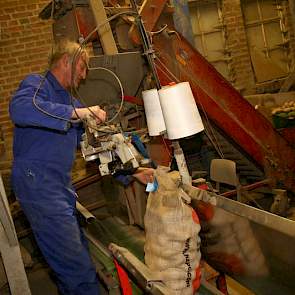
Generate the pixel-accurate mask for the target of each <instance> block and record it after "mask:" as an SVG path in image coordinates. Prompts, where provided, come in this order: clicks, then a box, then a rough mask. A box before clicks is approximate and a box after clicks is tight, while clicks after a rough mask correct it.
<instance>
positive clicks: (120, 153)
mask: <svg viewBox="0 0 295 295" xmlns="http://www.w3.org/2000/svg"><path fill="white" fill-rule="evenodd" d="M80 145H81V151H82V155H83V157H84V159H85V161H93V160H96V159H98V160H99V172H100V174H101V176H104V175H109V174H114V173H115V172H117V171H119V170H129V171H130V172H131V174H132V171H135V170H136V168H138V167H139V166H140V164H141V165H143V164H146V161H145V160H144V158H143V157H141V156H140V154H139V153H138V151H137V150H136V149H135V148H134V146H133V145H132V144H131V138H128V137H127V136H125V135H124V134H123V132H120V128H119V127H116V126H114V125H113V126H103V127H99V126H97V125H96V124H95V120H94V119H91V118H88V119H87V123H86V124H85V133H84V134H83V135H82V141H81V144H80ZM143 162H144V163H143Z"/></svg>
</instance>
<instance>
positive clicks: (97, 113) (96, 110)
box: [72, 106, 106, 124]
mask: <svg viewBox="0 0 295 295" xmlns="http://www.w3.org/2000/svg"><path fill="white" fill-rule="evenodd" d="M87 116H92V117H94V118H95V121H96V123H97V124H100V123H103V122H104V121H105V120H106V112H105V111H104V110H102V109H101V108H100V107H99V106H92V107H89V108H77V109H75V110H73V113H72V118H73V119H78V118H79V119H85V118H86V117H87Z"/></svg>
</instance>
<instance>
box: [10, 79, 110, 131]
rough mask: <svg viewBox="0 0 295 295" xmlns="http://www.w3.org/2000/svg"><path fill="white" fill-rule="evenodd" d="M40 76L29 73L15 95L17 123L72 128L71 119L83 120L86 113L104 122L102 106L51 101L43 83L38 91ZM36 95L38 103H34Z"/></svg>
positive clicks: (13, 105) (13, 106) (13, 116)
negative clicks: (84, 106) (76, 105)
mask: <svg viewBox="0 0 295 295" xmlns="http://www.w3.org/2000/svg"><path fill="white" fill-rule="evenodd" d="M41 79H42V77H41V76H39V75H34V76H33V75H31V76H28V77H27V78H26V79H25V80H24V81H23V82H22V83H21V85H20V87H19V89H18V90H17V92H16V93H15V95H14V97H13V98H12V100H11V102H10V105H9V112H10V117H11V119H12V121H13V122H14V123H15V124H17V125H20V126H36V127H44V128H49V129H55V130H59V131H67V130H68V128H69V127H70V124H69V120H70V119H78V118H79V119H84V118H85V117H86V116H88V115H93V114H94V116H95V117H96V121H97V123H101V122H104V121H105V118H106V113H105V112H104V111H103V110H102V109H100V108H99V106H93V107H90V110H89V109H88V108H83V107H82V108H81V107H80V108H76V109H75V110H74V108H73V106H72V105H66V104H60V103H54V102H51V101H49V100H48V93H47V90H46V88H45V87H44V83H43V85H41V87H40V89H39V90H38V91H37V89H38V87H39V85H40V83H41ZM44 82H45V81H44ZM42 86H43V87H42ZM36 92H37V94H36ZM34 96H35V103H36V105H37V106H36V105H34V102H33V97H34ZM46 113H47V114H46Z"/></svg>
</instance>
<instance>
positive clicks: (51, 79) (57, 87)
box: [46, 71, 67, 91]
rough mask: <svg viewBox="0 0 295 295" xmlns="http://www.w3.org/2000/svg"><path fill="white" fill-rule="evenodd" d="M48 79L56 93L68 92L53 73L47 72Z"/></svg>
mask: <svg viewBox="0 0 295 295" xmlns="http://www.w3.org/2000/svg"><path fill="white" fill-rule="evenodd" d="M46 76H47V79H48V81H49V82H50V84H51V85H52V87H53V88H54V90H56V91H67V89H65V88H64V87H63V86H61V84H60V83H59V82H58V80H57V79H56V78H55V76H54V75H53V74H52V73H51V71H48V72H47V75H46Z"/></svg>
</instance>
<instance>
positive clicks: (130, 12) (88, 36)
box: [71, 11, 138, 125]
mask: <svg viewBox="0 0 295 295" xmlns="http://www.w3.org/2000/svg"><path fill="white" fill-rule="evenodd" d="M124 14H136V15H138V13H137V12H134V11H122V12H119V13H117V14H115V15H113V16H111V17H109V18H107V19H106V20H105V21H104V22H102V23H100V24H98V25H97V26H96V28H95V29H94V30H93V31H91V32H90V33H89V34H88V35H87V36H86V37H85V39H84V41H83V42H82V43H81V44H80V46H79V48H78V49H77V50H76V52H75V53H74V56H73V60H72V77H71V104H72V106H73V108H74V111H75V113H76V116H77V118H79V119H81V118H80V117H79V116H78V114H77V111H76V107H75V106H74V104H73V89H75V93H76V94H77V95H78V96H79V100H81V102H83V100H82V99H81V97H80V95H79V93H78V91H77V89H76V87H75V85H74V83H73V82H74V81H73V78H74V72H75V66H74V65H75V63H76V60H77V59H78V56H79V51H81V50H82V48H83V47H85V44H86V43H87V42H88V40H89V39H90V37H91V36H92V35H93V34H94V33H95V32H96V31H97V30H98V29H99V28H100V27H101V26H104V25H105V24H107V23H108V22H110V21H111V20H113V19H115V18H117V17H118V16H120V15H124ZM87 68H88V69H89V70H91V68H89V67H88V65H87ZM99 68H100V69H105V70H107V71H108V72H109V73H111V74H112V75H113V76H114V77H115V78H116V80H117V81H118V83H119V86H120V89H121V104H120V107H119V111H118V112H117V113H116V114H115V116H114V117H113V118H112V119H110V120H108V121H107V122H105V123H104V124H105V125H107V124H109V123H110V122H112V121H113V120H114V119H115V118H116V117H117V116H118V115H119V113H120V112H121V110H122V107H123V103H124V91H123V86H122V83H121V81H120V79H119V78H118V76H117V75H116V74H115V73H114V72H112V71H111V70H109V69H106V68H103V67H99ZM93 69H95V68H93ZM84 104H85V103H84ZM86 107H87V106H86ZM87 108H88V110H89V111H90V113H91V114H92V115H93V116H94V117H95V118H97V119H99V118H98V117H97V116H96V115H95V114H94V113H93V111H92V110H91V109H90V108H89V107H87ZM85 124H86V125H87V122H85Z"/></svg>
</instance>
